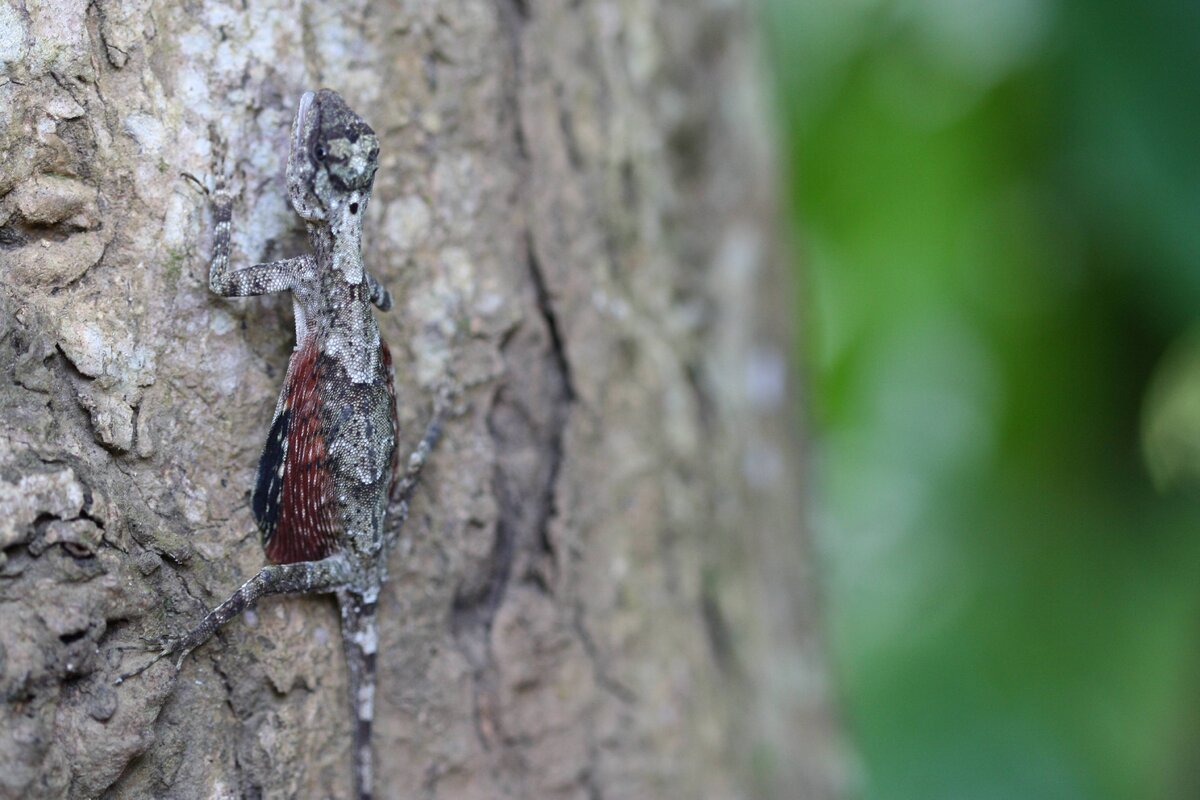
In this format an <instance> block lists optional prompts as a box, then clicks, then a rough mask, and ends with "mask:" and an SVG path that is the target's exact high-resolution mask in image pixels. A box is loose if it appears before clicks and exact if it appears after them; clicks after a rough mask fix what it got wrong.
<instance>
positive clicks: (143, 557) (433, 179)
mask: <svg viewBox="0 0 1200 800" xmlns="http://www.w3.org/2000/svg"><path fill="white" fill-rule="evenodd" d="M751 34H752V32H751V28H750V26H749V25H748V16H747V13H746V9H745V8H743V7H740V6H739V5H738V4H737V3H735V2H729V0H707V1H706V2H703V3H701V2H696V0H621V1H620V2H617V1H616V0H611V1H610V2H588V3H579V2H571V1H570V0H400V1H399V2H394V3H390V4H389V3H376V2H351V3H346V4H343V5H342V7H340V8H337V9H335V8H333V7H332V6H331V5H330V4H325V3H316V2H313V3H302V4H299V5H295V4H289V3H282V2H258V1H257V0H255V2H252V3H244V4H237V3H227V2H219V1H218V0H191V2H188V3H182V4H175V3H168V2H161V0H95V2H85V0H58V1H57V2H55V1H52V0H8V4H5V3H4V2H0V61H2V62H4V64H3V66H4V77H3V78H0V152H2V153H3V155H4V158H3V160H2V161H0V259H2V269H0V344H2V346H0V366H2V373H0V374H2V375H3V380H0V406H2V408H3V416H4V420H5V424H4V425H3V427H2V428H0V548H2V555H0V608H2V611H0V673H2V684H0V685H2V688H3V694H4V701H5V702H4V705H3V706H0V708H2V709H3V718H0V764H2V765H3V766H2V767H0V796H4V797H72V798H74V797H80V798H82V797H97V796H110V797H179V798H192V797H214V798H215V797H222V798H223V797H257V796H264V797H345V796H347V794H348V793H349V786H350V782H351V777H350V763H351V762H350V756H349V745H350V741H351V734H350V722H349V716H348V709H347V703H346V699H345V697H344V696H343V695H344V692H345V668H344V664H343V661H342V655H341V650H340V647H341V644H340V640H339V637H338V635H337V625H338V620H337V617H336V614H335V605H334V603H333V602H332V601H331V600H330V599H329V598H323V597H315V598H291V597H280V598H269V599H266V600H263V601H261V602H260V603H259V604H258V607H257V609H256V610H255V611H254V612H253V613H251V614H249V615H247V616H246V617H245V618H243V619H241V620H238V621H236V622H234V623H232V624H231V625H229V626H228V627H227V628H226V629H225V630H223V631H222V632H221V633H220V634H219V635H218V636H217V637H216V638H215V639H214V640H213V641H212V642H210V643H209V644H207V645H205V646H204V647H202V648H200V649H199V650H198V651H197V652H195V653H194V654H192V655H191V656H190V657H188V659H186V660H185V661H184V663H183V667H182V671H180V672H179V673H178V674H177V673H176V672H175V671H174V669H173V668H171V666H170V665H168V664H167V663H166V662H162V663H161V664H159V665H157V666H155V667H153V668H151V669H150V670H148V671H147V672H145V673H143V674H142V675H140V676H138V677H135V678H131V679H130V680H128V681H126V682H125V683H122V684H120V685H114V680H115V677H116V676H117V675H118V674H120V673H121V672H122V671H125V670H128V669H130V668H131V667H132V666H135V665H136V664H137V662H138V660H139V659H142V658H144V655H143V654H142V653H141V652H140V651H138V650H136V649H133V650H130V649H123V648H122V647H121V646H122V645H131V644H132V645H136V644H138V642H139V636H150V637H154V636H161V635H164V634H167V633H171V632H180V631H182V630H184V629H185V628H187V627H188V626H189V624H191V623H193V622H194V621H196V620H197V619H198V618H199V617H200V616H201V615H202V614H203V613H204V612H205V611H206V610H207V609H208V608H209V607H211V606H212V605H214V604H215V603H216V602H218V601H220V600H221V599H223V598H224V597H226V596H227V595H228V594H229V593H230V592H231V591H232V590H233V589H234V588H236V587H237V586H238V585H239V584H240V583H241V581H242V580H244V579H245V578H248V577H249V576H251V575H252V574H253V573H254V572H255V571H256V570H257V569H258V568H259V567H260V566H261V565H262V563H263V554H262V549H261V545H260V542H259V537H258V534H257V531H256V528H255V524H254V521H253V518H252V514H251V511H250V508H249V503H248V496H249V491H250V489H251V488H252V481H253V477H254V471H255V468H256V463H257V456H258V451H259V447H260V446H261V442H262V441H263V440H264V438H265V435H266V432H267V428H268V426H269V423H270V418H271V412H272V409H273V407H274V403H275V397H276V393H277V392H278V389H279V384H280V382H281V380H282V377H283V374H284V370H285V368H286V364H287V359H288V356H289V354H290V351H291V348H292V345H293V333H292V325H291V305H290V302H289V300H288V298H287V297H286V296H278V295H277V296H267V297H261V298H250V299H244V300H229V299H222V298H218V297H215V296H213V295H211V294H210V293H209V292H208V289H207V280H208V279H207V274H208V265H207V256H208V252H209V248H210V246H211V240H212V237H211V216H210V213H209V210H208V198H207V196H206V193H205V189H204V187H206V186H207V187H211V185H212V180H213V177H214V173H215V171H216V170H217V169H218V167H217V164H218V157H217V153H218V151H222V150H223V151H224V152H225V153H226V158H225V170H226V172H227V173H228V174H229V175H230V179H231V189H232V190H233V191H234V192H235V194H236V195H237V197H238V199H237V201H236V203H235V207H234V220H233V242H234V255H235V265H238V264H249V263H253V262H257V261H265V260H270V259H275V258H282V257H287V256H291V255H295V254H297V253H299V252H301V251H302V250H303V248H304V247H305V243H304V237H303V228H302V226H301V224H300V221H299V219H298V218H297V217H296V216H295V215H294V214H293V213H292V212H291V210H290V207H289V206H288V204H287V202H286V193H285V190H284V185H283V165H284V161H285V158H286V152H287V143H288V133H289V124H290V120H291V116H292V114H293V113H294V110H295V103H296V101H297V98H298V97H299V95H300V93H301V92H302V91H303V90H305V89H307V88H316V87H318V86H328V87H331V88H334V89H336V90H338V91H339V92H341V93H342V95H343V96H344V97H345V98H346V100H347V102H348V103H349V104H350V106H351V107H352V108H354V109H356V110H358V111H359V113H361V114H362V115H363V116H364V117H365V118H366V119H367V121H368V122H369V123H370V124H371V125H372V126H373V127H374V128H375V130H376V131H377V132H378V134H379V135H380V139H381V148H382V156H381V167H380V170H379V173H378V176H377V178H376V188H375V195H374V199H373V201H372V203H371V204H370V206H369V208H368V209H367V216H366V237H367V244H366V258H367V263H368V265H369V267H370V268H371V269H372V270H373V272H374V273H375V274H376V275H378V276H379V277H380V278H381V279H382V280H383V281H384V282H385V284H387V285H389V286H390V288H391V290H392V293H393V295H394V296H395V297H396V298H397V300H396V307H395V309H394V310H393V311H392V312H391V313H388V314H381V315H380V324H381V326H382V328H383V331H384V335H385V337H386V338H387V339H388V340H389V341H390V342H391V343H392V349H393V352H394V353H395V354H396V362H397V390H398V393H399V397H400V405H401V410H400V418H401V425H402V428H403V431H402V447H405V448H407V447H410V446H411V445H413V444H415V442H416V440H417V439H418V438H419V436H420V432H421V430H422V427H423V425H424V423H425V421H426V419H427V417H428V415H429V413H430V408H431V399H432V397H433V394H434V392H435V391H436V390H437V389H438V388H439V387H441V386H442V385H444V384H446V383H452V384H453V385H455V386H456V387H458V388H459V389H460V390H461V393H460V395H461V398H462V400H463V402H462V409H461V411H462V413H460V414H459V415H458V416H457V417H455V418H454V419H452V420H451V421H450V422H449V424H448V426H447V433H446V437H445V439H444V440H443V441H442V443H441V445H440V446H439V448H438V449H437V451H436V452H435V454H434V457H433V459H432V462H431V465H430V467H429V468H428V470H427V472H426V479H425V482H424V483H423V485H422V487H421V488H420V490H419V491H418V496H417V501H416V503H415V507H414V510H413V514H412V516H411V518H410V521H409V523H408V525H407V527H406V529H405V530H404V532H403V535H402V537H401V544H400V547H399V549H398V552H396V553H394V555H393V558H392V561H391V581H390V583H389V585H388V587H387V590H386V592H385V595H384V597H383V598H382V599H381V602H380V620H381V625H382V642H381V645H380V658H379V664H380V668H379V669H380V674H379V681H380V685H379V693H378V701H377V712H376V725H375V751H376V754H377V755H376V758H377V760H378V762H379V764H378V769H377V773H378V779H377V785H378V789H379V795H380V796H383V797H397V798H400V797H404V798H408V797H445V798H498V797H513V798H730V797H738V796H749V795H754V796H762V797H769V796H778V797H789V798H790V797H806V798H808V797H811V798H825V797H832V796H834V795H835V794H837V789H838V786H839V781H840V775H841V772H840V759H839V758H838V757H837V753H838V740H837V732H836V724H835V723H834V721H833V718H832V716H831V713H830V699H829V691H828V685H827V683H826V681H825V678H824V670H823V667H822V658H821V646H820V643H819V641H818V640H817V638H816V636H815V632H814V630H815V619H816V616H815V613H814V606H813V603H814V600H813V597H814V591H813V578H812V573H811V571H809V570H808V569H806V564H805V558H806V556H805V545H804V540H803V537H802V535H801V533H800V528H801V524H800V518H801V505H802V504H801V500H800V498H799V496H798V495H799V493H798V489H797V487H799V485H800V476H799V471H798V463H799V462H798V459H797V454H796V452H795V448H794V447H793V446H792V444H791V443H792V442H794V441H795V436H794V435H793V433H794V422H795V421H794V420H793V419H789V414H791V413H792V412H794V410H795V409H794V408H791V407H790V406H792V405H794V404H792V403H790V402H789V401H788V398H789V397H792V396H794V395H792V394H791V393H790V391H789V387H788V385H787V384H788V381H789V378H788V375H787V369H786V361H787V357H786V353H787V347H788V339H787V337H788V327H789V319H788V314H787V305H788V303H787V301H788V297H787V293H786V292H782V293H781V292H780V291H779V287H780V286H782V285H784V283H783V281H784V271H783V270H782V268H781V266H780V264H779V258H778V253H777V252H776V251H775V250H774V248H773V246H772V244H771V241H772V236H771V230H770V226H771V210H772V209H771V194H770V192H771V186H770V182H769V180H768V179H767V178H768V176H769V171H768V170H769V169H770V163H769V161H770V160H769V158H768V152H767V148H766V147H765V146H764V139H763V135H762V134H763V127H764V120H763V118H762V116H763V115H762V111H761V108H760V107H759V106H758V105H757V104H756V95H755V94H754V91H753V90H754V89H755V86H756V81H755V76H754V67H755V60H754V57H755V52H754V48H753V36H752V35H751ZM403 452H405V453H407V450H404V451H403Z"/></svg>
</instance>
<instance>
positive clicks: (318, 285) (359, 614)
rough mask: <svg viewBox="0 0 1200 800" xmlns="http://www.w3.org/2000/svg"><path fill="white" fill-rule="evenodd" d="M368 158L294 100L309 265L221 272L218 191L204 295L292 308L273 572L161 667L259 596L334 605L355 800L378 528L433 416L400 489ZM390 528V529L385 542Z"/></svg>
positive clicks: (332, 122)
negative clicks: (283, 301) (287, 299)
mask: <svg viewBox="0 0 1200 800" xmlns="http://www.w3.org/2000/svg"><path fill="white" fill-rule="evenodd" d="M378 155H379V145H378V141H377V140H376V138H375V134H374V132H373V131H372V130H371V129H370V127H368V126H367V124H366V123H365V122H363V120H362V119H361V118H360V117H359V116H358V115H357V114H355V113H354V112H353V111H351V110H350V109H349V108H348V107H347V106H346V104H345V103H344V102H343V101H342V98H341V97H339V96H338V95H337V94H336V93H335V92H332V91H329V90H321V91H320V92H318V93H317V94H315V95H314V94H313V93H311V92H309V93H306V94H305V95H304V96H303V97H302V98H301V100H300V107H299V109H298V111H297V113H296V120H295V123H294V124H293V127H292V143H291V151H290V153H289V156H288V166H287V185H288V194H289V196H290V198H291V202H292V206H293V207H294V208H295V210H296V213H298V214H299V215H300V216H301V217H303V218H304V220H305V221H306V223H307V228H308V237H309V241H310V242H311V244H312V249H313V252H312V254H311V255H303V256H298V257H296V258H290V259H287V260H285V261H276V262H272V263H268V264H255V265H253V266H250V267H245V268H243V269H239V270H231V269H230V265H229V232H230V220H231V217H232V213H231V209H232V203H231V200H230V198H229V196H228V195H227V194H225V192H224V191H223V189H219V190H218V192H217V193H216V197H215V199H214V217H215V220H216V232H215V234H214V240H213V256H212V265H211V269H210V272H209V286H210V287H211V289H212V291H213V292H215V293H216V294H219V295H222V296H224V297H245V296H249V295H259V294H266V293H269V292H279V291H283V290H290V291H291V293H292V298H293V303H294V307H295V316H296V350H295V352H294V353H293V354H292V358H291V362H290V364H289V367H288V375H287V378H286V379H285V381H284V386H283V391H282V392H281V393H280V396H279V402H278V403H277V405H276V408H275V419H274V422H273V423H272V426H271V432H270V434H269V436H268V440H267V444H266V446H265V447H264V449H263V455H262V459H261V461H260V464H259V474H258V482H257V485H256V488H255V492H254V502H253V506H254V513H255V517H256V519H257V520H258V524H259V527H260V529H261V530H262V533H263V544H264V549H265V551H266V554H267V557H268V559H269V560H270V561H272V562H274V563H273V564H271V565H269V566H267V567H264V568H263V569H262V571H261V572H259V573H258V574H257V575H255V576H254V577H253V578H251V579H250V580H249V581H247V582H246V583H245V584H244V585H243V586H242V587H241V588H240V589H238V591H237V592H235V593H234V594H233V596H231V597H230V598H229V599H228V600H226V601H225V602H224V603H222V604H221V605H219V606H217V607H216V608H215V609H213V610H212V611H210V612H209V613H208V615H207V616H206V617H205V618H204V619H203V620H202V621H201V622H200V623H199V624H198V625H197V626H196V627H195V628H193V629H192V630H191V631H190V632H188V633H187V634H186V635H185V636H183V637H180V638H178V639H173V640H171V641H170V642H169V643H168V644H167V645H166V646H165V647H164V649H163V652H162V654H161V655H174V656H176V665H177V666H178V664H179V663H181V662H182V660H183V658H184V656H186V655H187V653H189V652H190V651H192V650H193V649H195V648H197V647H199V646H200V645H201V644H203V643H204V642H205V641H207V640H208V638H209V637H211V636H212V635H213V633H215V632H216V631H217V630H218V629H219V628H220V627H221V626H222V625H224V624H225V623H226V622H228V621H230V620H231V619H233V618H235V617H237V616H238V615H239V614H240V613H241V612H242V611H243V610H244V609H245V608H247V607H248V606H249V605H250V604H252V603H253V602H254V601H255V600H256V599H258V598H259V597H262V596H263V595H267V594H278V593H284V592H295V593H317V592H331V593H336V595H337V598H338V603H339V605H340V607H341V618H342V640H343V644H344V648H345V654H346V664H347V668H348V673H349V678H350V680H349V683H350V701H351V702H350V706H351V710H352V715H353V720H354V744H353V748H354V779H355V792H356V796H357V797H358V798H361V799H363V800H365V799H366V798H370V797H371V791H372V763H371V745H370V736H371V721H372V718H373V716H374V696H375V657H376V646H377V642H378V631H377V627H376V623H375V607H376V603H377V601H378V597H379V590H380V587H381V586H382V585H383V582H384V581H385V580H386V578H387V555H388V551H389V550H390V549H391V545H392V544H393V539H389V538H388V537H387V536H386V535H385V533H384V521H385V518H386V516H387V514H388V512H389V509H390V508H391V507H393V506H394V507H395V510H396V513H397V514H398V515H399V516H400V522H401V523H402V522H403V518H404V517H405V516H407V511H408V501H409V497H410V496H411V494H412V492H413V490H414V489H415V487H416V484H417V481H418V479H419V476H420V472H421V468H422V466H423V465H424V463H425V459H426V458H427V457H428V455H429V452H430V450H431V449H432V448H433V446H434V444H435V443H436V441H437V438H438V436H439V434H440V429H441V413H440V409H439V411H437V412H435V414H434V419H433V422H431V424H430V426H429V428H428V430H427V431H426V434H425V437H424V439H423V440H422V442H421V444H420V446H419V447H418V448H417V450H416V452H414V453H413V455H412V456H411V457H410V458H409V461H408V463H407V471H406V472H405V474H404V475H403V476H400V475H399V474H398V463H397V458H396V453H397V451H396V440H397V435H398V430H397V422H396V399H395V391H394V386H393V381H392V364H391V356H390V354H389V352H388V348H387V345H386V344H385V343H384V342H383V340H382V339H381V338H380V335H379V327H378V325H377V324H376V322H375V317H374V314H373V313H372V310H371V305H372V304H374V305H375V306H378V307H379V308H380V309H381V310H384V311H386V310H387V309H388V308H390V307H391V302H392V301H391V296H390V295H389V294H388V292H387V290H386V289H384V288H383V287H382V286H381V285H380V284H379V283H378V281H376V280H375V279H374V278H372V277H371V276H370V275H369V274H368V273H367V271H366V269H365V267H364V265H363V260H362V251H361V242H362V219H363V215H364V213H365V211H366V207H367V203H368V201H369V200H370V196H371V184H372V182H373V180H374V176H375V170H376V168H377V166H378ZM398 528H399V525H396V526H393V538H394V536H395V533H396V532H397V531H398ZM143 669H144V667H143ZM139 671H140V670H139Z"/></svg>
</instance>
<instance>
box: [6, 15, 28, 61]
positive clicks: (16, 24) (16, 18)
mask: <svg viewBox="0 0 1200 800" xmlns="http://www.w3.org/2000/svg"><path fill="white" fill-rule="evenodd" d="M26 33H27V31H26V30H25V20H23V19H22V18H21V15H20V14H19V13H17V10H16V9H15V8H13V7H12V6H10V5H9V4H8V3H0V66H3V67H5V68H6V69H7V67H8V65H9V64H17V63H20V62H21V61H22V60H23V59H24V58H25V36H26Z"/></svg>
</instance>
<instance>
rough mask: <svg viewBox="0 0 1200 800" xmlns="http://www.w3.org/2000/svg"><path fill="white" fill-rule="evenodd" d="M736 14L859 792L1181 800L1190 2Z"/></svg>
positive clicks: (1193, 273)
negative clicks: (793, 349) (747, 58)
mask: <svg viewBox="0 0 1200 800" xmlns="http://www.w3.org/2000/svg"><path fill="white" fill-rule="evenodd" d="M761 12H762V18H763V21H764V25H763V30H764V32H765V37H766V39H767V45H768V48H767V50H768V53H769V58H770V62H771V68H772V70H771V71H772V74H773V80H774V89H775V91H776V106H777V108H778V111H779V117H780V122H781V129H780V130H781V133H780V136H779V139H780V142H781V144H782V146H783V147H784V149H785V156H786V160H787V162H788V165H789V178H788V181H787V184H786V188H787V191H788V193H789V199H790V201H791V209H792V213H793V216H794V220H795V225H794V231H795V234H796V246H795V251H796V252H797V254H798V257H797V261H798V264H797V275H798V279H797V281H796V283H797V286H798V291H799V293H800V305H801V307H802V308H804V309H806V315H805V319H804V324H803V325H802V328H803V333H802V335H801V337H800V339H801V341H800V344H799V345H798V352H799V353H800V355H799V359H800V360H801V361H802V363H803V365H804V367H805V369H806V374H807V383H808V387H809V389H810V393H809V395H810V396H808V397H807V398H806V408H805V411H806V413H807V414H808V415H809V419H810V427H811V429H812V432H813V445H812V446H813V451H814V458H815V460H816V466H817V469H816V470H815V473H816V474H817V476H818V478H817V480H818V483H819V486H818V489H819V491H818V492H817V498H818V506H819V508H818V510H817V511H816V513H815V517H814V521H813V525H814V528H815V530H816V531H817V533H818V538H819V542H820V544H821V552H822V570H821V572H822V574H823V575H824V577H825V586H824V593H825V598H826V600H825V602H826V613H827V616H828V630H829V636H830V641H831V646H832V650H833V653H834V661H835V670H836V674H837V677H838V680H839V686H840V689H841V692H842V695H843V708H844V709H845V715H846V722H847V727H848V729H849V730H850V733H851V736H852V737H853V744H854V746H855V747H856V748H857V752H858V754H859V757H860V759H861V770H860V771H861V779H860V780H859V781H858V787H859V791H858V794H859V796H861V797H864V798H872V799H873V800H892V799H893V798H902V799H905V800H907V799H908V798H912V799H913V800H917V799H918V798H919V800H939V799H940V798H946V800H975V799H976V798H980V799H982V800H990V799H991V798H1055V799H1056V800H1057V799H1058V798H1064V799H1066V800H1070V799H1072V798H1085V799H1090V798H1101V799H1104V798H1193V797H1200V766H1198V764H1200V758H1198V757H1197V754H1198V753H1200V735H1198V734H1200V503H1198V502H1197V499H1198V498H1197V493H1196V491H1195V490H1196V487H1197V481H1198V480H1200V333H1197V330H1200V328H1197V321H1198V320H1200V3H1196V2H1194V1H1192V2H1180V1H1178V0H1149V1H1148V2H1141V3H1134V2H1116V0H1061V1H1060V2H1050V1H1049V0H1045V1H1044V2H1043V1H1040V0H993V2H985V0H913V2H898V1H897V2H888V1H887V0H837V1H836V2H828V1H827V0H761Z"/></svg>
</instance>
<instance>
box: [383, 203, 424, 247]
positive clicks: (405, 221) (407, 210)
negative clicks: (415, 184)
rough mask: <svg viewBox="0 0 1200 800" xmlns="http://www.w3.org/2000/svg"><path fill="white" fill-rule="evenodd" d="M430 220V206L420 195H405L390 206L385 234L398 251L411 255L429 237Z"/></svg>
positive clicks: (386, 215) (384, 229)
mask: <svg viewBox="0 0 1200 800" xmlns="http://www.w3.org/2000/svg"><path fill="white" fill-rule="evenodd" d="M430 219H431V216H430V213H429V204H428V203H426V202H425V201H424V200H423V199H422V198H421V196H420V195H416V194H409V195H405V196H404V197H401V198H400V199H398V200H396V201H394V202H392V203H389V204H388V207H387V212H386V214H385V215H384V219H383V234H384V236H386V237H387V238H388V241H389V242H391V243H392V244H393V245H395V247H396V248H397V249H398V250H400V251H401V252H402V253H404V254H405V255H410V254H411V252H412V251H413V250H414V249H416V248H417V247H420V246H421V245H422V244H423V243H424V242H425V239H426V237H427V236H428V235H429V224H430Z"/></svg>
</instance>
